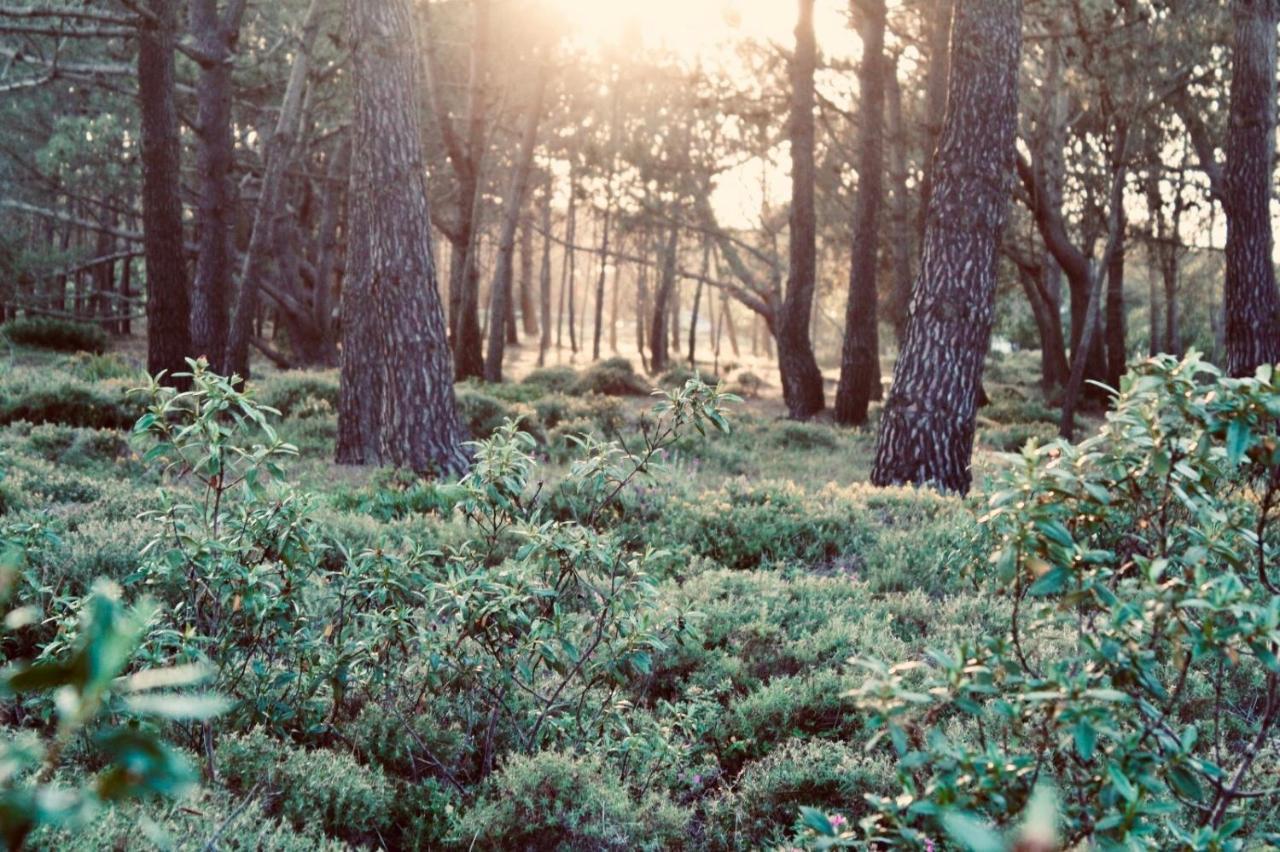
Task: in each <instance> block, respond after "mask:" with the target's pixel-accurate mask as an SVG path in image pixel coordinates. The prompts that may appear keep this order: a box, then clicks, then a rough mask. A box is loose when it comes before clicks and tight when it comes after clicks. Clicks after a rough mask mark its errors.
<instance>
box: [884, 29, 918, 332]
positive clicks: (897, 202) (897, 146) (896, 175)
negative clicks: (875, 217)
mask: <svg viewBox="0 0 1280 852" xmlns="http://www.w3.org/2000/svg"><path fill="white" fill-rule="evenodd" d="M897 64H898V55H897V54H895V55H894V57H893V59H892V60H891V61H890V63H889V67H888V68H886V69H885V96H886V101H885V132H886V134H887V136H888V140H887V141H888V147H889V184H890V187H891V188H892V190H893V196H892V205H893V206H892V207H891V208H890V210H889V230H890V232H891V233H892V237H891V239H890V252H891V255H892V263H893V276H892V278H893V301H892V305H893V315H892V316H891V317H890V320H891V321H892V322H893V332H894V338H895V341H896V342H897V344H898V346H899V347H901V346H902V338H903V336H904V335H905V334H906V330H907V309H908V308H909V307H910V305H911V245H912V239H911V236H912V235H911V225H910V221H911V199H910V196H909V195H908V192H909V190H908V189H907V135H906V125H905V124H904V123H903V121H902V86H901V85H900V84H899V83H898V67H897Z"/></svg>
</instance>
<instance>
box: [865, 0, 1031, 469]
mask: <svg viewBox="0 0 1280 852" xmlns="http://www.w3.org/2000/svg"><path fill="white" fill-rule="evenodd" d="M1021 18H1022V3H1021V0H959V2H958V3H957V4H956V9H955V16H954V22H953V24H952V35H951V69H950V73H949V75H948V77H949V79H948V83H947V111H946V116H945V118H944V120H943V128H942V135H941V137H940V138H939V141H938V151H937V157H936V160H935V163H934V173H935V175H936V181H935V183H934V188H933V194H932V195H931V196H930V199H929V219H928V225H927V227H926V229H925V238H924V245H923V250H922V253H921V259H920V272H919V274H918V276H917V278H916V282H915V286H914V287H913V288H912V297H911V298H912V308H911V315H910V318H909V319H908V320H907V334H906V344H905V346H904V347H903V349H902V354H901V356H900V358H899V361H898V368H897V370H896V371H895V374H894V378H893V387H892V389H891V391H890V393H889V398H888V399H887V400H886V402H885V406H884V413H883V416H882V418H881V422H880V437H879V442H878V444H877V447H876V458H875V465H874V467H873V469H872V473H871V481H872V482H873V483H875V484H876V485H896V484H904V483H916V484H929V485H932V486H934V487H936V488H938V489H939V490H942V491H944V492H959V493H965V492H967V491H968V490H969V486H970V484H971V481H972V472H971V470H970V460H971V457H972V454H973V433H974V420H975V414H976V404H977V398H978V388H979V384H980V380H981V376H982V364H983V360H984V359H985V358H986V354H987V347H988V346H989V345H990V337H991V323H992V318H993V315H994V302H995V272H996V248H997V246H998V244H999V241H1000V238H1001V235H1002V233H1003V231H1004V225H1005V219H1006V215H1007V212H1008V197H1009V177H1010V166H1011V165H1012V162H1013V156H1014V139H1015V137H1016V134H1017V127H1018V59H1019V53H1020V50H1021V44H1022V37H1021Z"/></svg>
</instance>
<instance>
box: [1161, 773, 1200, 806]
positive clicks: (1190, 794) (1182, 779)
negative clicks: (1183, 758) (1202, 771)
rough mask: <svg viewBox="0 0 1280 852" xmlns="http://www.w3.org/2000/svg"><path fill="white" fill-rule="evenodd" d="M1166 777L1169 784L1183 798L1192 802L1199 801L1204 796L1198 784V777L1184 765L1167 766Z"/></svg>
mask: <svg viewBox="0 0 1280 852" xmlns="http://www.w3.org/2000/svg"><path fill="white" fill-rule="evenodd" d="M1167 777H1168V779H1169V784H1170V786H1172V787H1173V789H1175V790H1177V791H1178V794H1179V795H1180V796H1182V797H1183V798H1184V799H1190V800H1191V801H1193V802H1199V801H1201V800H1202V799H1203V798H1204V789H1203V788H1202V787H1201V786H1200V779H1198V778H1196V776H1195V774H1194V773H1193V772H1191V770H1189V769H1187V768H1186V767H1185V766H1171V767H1169V773H1168V776H1167Z"/></svg>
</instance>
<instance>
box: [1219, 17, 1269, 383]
mask: <svg viewBox="0 0 1280 852" xmlns="http://www.w3.org/2000/svg"><path fill="white" fill-rule="evenodd" d="M1278 15H1280V10H1278V9H1277V4H1276V2H1275V0H1233V3H1232V17H1233V19H1234V21H1235V42H1234V44H1233V47H1232V59H1231V106H1230V114H1229V122H1228V125H1227V126H1228V130H1227V162H1226V168H1225V170H1224V172H1223V178H1224V187H1223V189H1224V192H1223V199H1222V206H1223V209H1224V210H1225V211H1226V214H1227V247H1226V248H1227V250H1226V266H1227V275H1226V286H1225V302H1226V305H1225V318H1226V345H1227V372H1228V373H1230V374H1231V375H1232V376H1252V375H1253V373H1254V371H1255V370H1257V368H1258V367H1259V366H1260V365H1262V364H1275V363H1276V362H1277V361H1280V293H1278V292H1277V290H1276V274H1275V267H1274V265H1273V263H1272V243H1273V235H1272V232H1271V182H1272V170H1273V168H1274V165H1275V129H1276V23H1277V17H1278Z"/></svg>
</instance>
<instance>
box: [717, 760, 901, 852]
mask: <svg viewBox="0 0 1280 852" xmlns="http://www.w3.org/2000/svg"><path fill="white" fill-rule="evenodd" d="M895 780H896V779H895V777H894V769H893V765H892V763H891V762H890V761H889V760H888V759H886V758H885V757H884V756H883V755H874V754H868V753H867V752H866V751H865V750H864V749H863V748H862V744H861V743H859V742H850V743H844V742H831V741H822V740H798V739H792V740H784V741H782V742H780V744H779V747H778V748H777V750H776V751H774V752H773V753H772V754H770V755H769V756H768V757H766V758H764V759H762V760H759V761H756V762H754V763H750V764H748V765H747V766H746V768H745V769H743V771H742V774H741V775H739V776H738V778H737V780H736V781H735V782H734V784H733V786H732V787H731V788H730V789H728V790H727V791H725V792H724V793H723V794H721V795H719V796H717V797H716V798H715V799H713V800H711V801H710V802H708V803H707V806H706V817H707V828H706V833H707V838H706V840H707V842H706V846H707V848H709V849H760V848H772V847H774V846H780V845H786V844H785V843H784V841H786V840H787V839H788V838H790V837H791V836H792V835H793V834H794V831H795V829H794V826H795V823H796V819H797V817H798V815H799V808H800V807H801V806H802V805H809V806H812V807H818V808H821V809H823V810H825V811H828V812H830V813H832V814H833V815H835V814H839V816H840V818H841V819H843V820H844V821H845V822H846V823H849V822H850V821H852V822H853V823H856V822H857V821H858V820H859V819H860V818H861V817H862V816H863V815H864V814H865V813H866V812H867V811H868V810H869V808H868V806H867V804H866V799H865V797H866V796H867V795H868V794H871V795H879V796H883V795H885V794H886V793H888V792H889V791H891V790H892V789H893V788H894V783H895ZM837 822H839V819H837Z"/></svg>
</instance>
